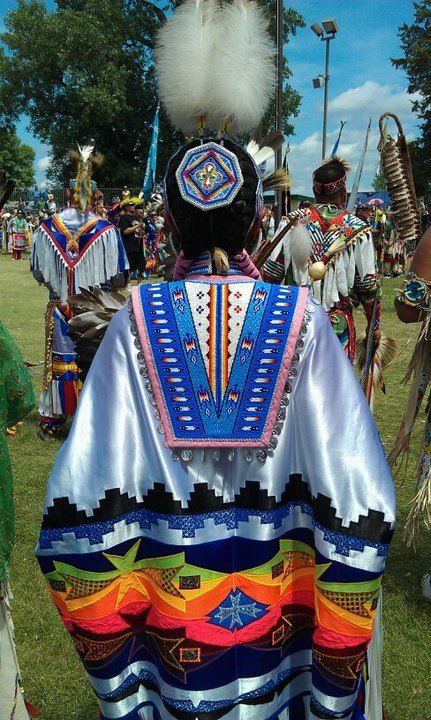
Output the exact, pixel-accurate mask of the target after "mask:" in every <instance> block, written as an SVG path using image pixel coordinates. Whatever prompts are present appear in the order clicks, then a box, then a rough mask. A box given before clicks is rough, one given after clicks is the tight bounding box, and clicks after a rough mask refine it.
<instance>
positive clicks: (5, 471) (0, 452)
mask: <svg viewBox="0 0 431 720" xmlns="http://www.w3.org/2000/svg"><path fill="white" fill-rule="evenodd" d="M33 406H34V394H33V388H32V384H31V380H30V376H29V374H28V372H27V369H26V367H25V365H24V362H23V359H22V357H21V354H20V352H19V350H18V348H17V346H16V344H15V343H14V341H13V340H12V338H11V336H10V335H9V333H8V331H7V330H6V329H5V328H4V327H3V325H2V324H1V323H0V708H1V710H2V714H1V717H2V718H5V720H9V718H14V720H27V719H28V717H29V716H28V712H27V708H26V704H25V701H24V696H23V694H22V686H21V679H20V673H19V668H18V662H17V658H16V651H15V643H14V636H13V623H12V618H11V614H10V599H11V593H10V589H9V582H8V568H9V562H10V555H11V551H12V546H13V542H14V508H13V492H12V467H11V461H10V456H9V449H8V446H7V440H6V430H7V428H8V427H9V426H11V425H14V424H15V423H17V422H18V421H19V420H22V418H23V417H24V416H25V415H27V413H28V412H30V410H31V409H32V408H33ZM3 713H4V714H3Z"/></svg>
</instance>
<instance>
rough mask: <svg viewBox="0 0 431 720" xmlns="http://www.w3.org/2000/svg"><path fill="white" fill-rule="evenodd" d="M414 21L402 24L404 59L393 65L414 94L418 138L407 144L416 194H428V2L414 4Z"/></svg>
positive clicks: (430, 55)
mask: <svg viewBox="0 0 431 720" xmlns="http://www.w3.org/2000/svg"><path fill="white" fill-rule="evenodd" d="M414 8H415V20H414V22H413V24H412V25H408V24H407V23H404V24H403V25H402V26H401V27H400V28H399V33H398V34H399V37H400V40H401V48H402V50H403V54H404V56H403V57H401V58H394V59H393V60H392V63H393V64H394V65H395V67H397V68H401V69H403V70H404V71H405V72H406V74H407V77H408V81H409V85H408V92H409V93H412V94H413V93H416V94H415V98H414V100H413V110H414V111H415V112H417V113H418V116H419V118H420V119H421V120H422V125H421V127H420V137H419V138H417V139H416V140H414V141H413V142H412V143H409V149H410V155H411V159H412V165H413V175H414V178H415V184H416V191H417V193H418V195H428V194H429V193H430V189H431V188H430V181H429V178H430V177H431V1H430V0H420V2H415V3H414Z"/></svg>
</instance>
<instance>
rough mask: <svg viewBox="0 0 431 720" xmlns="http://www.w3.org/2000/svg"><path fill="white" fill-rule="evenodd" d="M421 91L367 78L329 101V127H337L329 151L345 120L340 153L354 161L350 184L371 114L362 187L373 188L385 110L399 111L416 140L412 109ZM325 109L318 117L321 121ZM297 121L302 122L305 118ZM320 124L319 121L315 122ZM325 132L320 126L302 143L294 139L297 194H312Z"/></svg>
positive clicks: (294, 188)
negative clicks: (413, 91)
mask: <svg viewBox="0 0 431 720" xmlns="http://www.w3.org/2000/svg"><path fill="white" fill-rule="evenodd" d="M418 98H419V95H418V94H415V95H409V94H408V93H407V91H406V90H402V89H400V87H399V86H396V85H388V84H387V85H383V84H382V85H380V84H379V83H377V82H374V81H371V80H367V81H366V82H365V83H363V84H362V85H360V86H358V87H353V88H349V89H348V90H346V91H345V92H342V93H341V94H339V95H337V96H336V97H335V98H333V99H332V100H331V102H330V103H329V108H328V110H329V113H328V119H329V123H328V124H329V127H331V128H334V129H333V130H331V131H330V132H329V133H328V135H327V154H329V153H330V152H331V150H332V147H333V145H334V143H335V140H336V138H337V135H338V128H337V127H336V126H337V124H338V122H337V120H338V121H339V120H341V119H343V120H345V121H346V125H345V128H344V131H343V135H342V139H341V142H340V146H339V149H338V152H337V154H338V155H339V156H341V157H343V158H345V159H346V160H348V162H349V163H350V165H351V167H352V172H351V173H350V176H349V183H348V186H350V187H351V185H352V183H353V178H354V175H355V172H356V167H357V164H358V161H359V158H360V156H361V153H362V149H363V145H364V140H365V131H366V128H367V125H368V121H369V119H370V116H371V115H372V116H373V121H372V130H371V133H370V137H369V144H368V152H367V156H366V160H365V164H364V169H363V173H362V181H361V190H371V189H372V181H373V178H374V174H375V172H376V170H377V168H378V165H379V153H378V151H377V145H378V143H379V139H380V133H379V129H378V119H379V117H380V115H381V114H383V113H384V112H388V111H389V112H394V113H395V114H397V115H398V116H399V117H400V119H401V121H402V123H403V125H404V131H405V134H406V136H407V137H408V138H409V139H413V138H414V137H416V136H417V134H418V132H417V129H416V126H417V123H418V119H417V117H416V115H415V114H414V113H413V111H412V100H416V99H418ZM321 117H322V116H321V111H320V112H319V113H318V115H317V116H316V120H317V121H318V122H319V125H320V124H321ZM297 124H298V125H299V126H300V125H301V117H299V119H298V121H297ZM314 124H316V123H314ZM321 147H322V132H321V130H320V129H319V130H318V131H314V132H312V133H310V134H308V135H307V136H306V137H305V138H303V139H301V140H300V141H299V142H295V138H294V137H293V138H292V139H291V152H290V154H289V170H290V173H291V176H292V193H293V194H305V195H311V194H312V183H311V176H312V172H313V170H314V169H315V168H316V167H318V165H319V164H320V162H321Z"/></svg>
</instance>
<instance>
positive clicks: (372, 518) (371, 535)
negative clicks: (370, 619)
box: [42, 473, 393, 543]
mask: <svg viewBox="0 0 431 720" xmlns="http://www.w3.org/2000/svg"><path fill="white" fill-rule="evenodd" d="M288 503H306V504H307V505H309V506H310V507H311V509H312V511H313V517H314V519H315V521H316V522H317V523H319V524H320V525H323V526H324V527H325V528H327V529H328V530H331V531H333V532H337V533H340V534H341V535H347V536H350V537H356V538H361V539H363V540H368V541H371V542H377V543H389V542H390V540H391V537H392V533H393V530H392V528H391V524H390V523H389V522H386V521H385V518H384V514H383V513H382V512H379V511H377V510H369V511H368V514H367V515H360V516H359V520H358V522H351V523H350V524H349V525H348V526H346V525H343V521H342V518H340V517H338V516H337V511H336V509H335V508H334V507H333V506H332V505H331V498H329V497H327V496H326V495H322V494H321V493H319V494H318V495H317V496H316V497H313V496H312V495H311V493H310V490H309V487H308V484H307V483H306V482H305V481H304V480H303V479H302V475H300V474H299V473H295V474H292V475H290V476H289V481H288V482H287V483H286V485H285V488H284V491H283V494H282V496H281V499H280V500H279V501H277V500H276V498H275V497H274V496H273V495H269V494H268V491H267V490H264V489H262V488H261V487H260V485H259V483H258V482H255V481H247V482H246V483H245V486H244V487H243V488H241V489H240V492H239V494H238V495H236V496H235V502H231V503H224V502H223V498H222V497H221V496H219V495H216V493H215V491H214V489H213V488H209V487H208V485H207V483H197V484H196V485H194V490H193V491H192V492H191V493H190V500H189V502H188V504H187V507H183V506H182V505H181V502H180V500H175V499H174V497H173V494H172V493H171V492H168V491H167V490H166V488H165V486H164V485H163V483H154V486H153V487H152V488H150V489H149V490H148V493H147V495H146V496H145V497H144V499H143V500H142V501H139V502H138V501H137V499H136V498H135V497H133V496H132V497H129V495H128V494H127V493H121V492H120V490H119V489H118V488H114V489H111V490H106V491H105V497H104V498H102V499H101V500H100V502H99V507H97V508H95V509H94V510H93V512H92V514H91V515H87V513H86V511H85V510H78V508H77V506H76V504H75V503H71V502H70V501H69V498H67V497H62V498H55V500H54V503H53V505H52V506H51V507H49V508H48V510H47V512H46V515H45V516H44V518H43V524H42V529H43V530H49V529H53V528H67V527H76V526H78V525H87V524H90V523H99V522H106V521H107V520H113V519H114V518H116V517H118V516H119V515H125V514H126V513H129V512H133V511H137V510H150V511H152V512H155V513H158V514H160V515H197V514H200V513H210V512H217V511H223V510H230V509H232V508H238V509H241V510H257V511H261V512H267V511H271V510H277V509H279V508H282V507H284V506H285V505H287V504H288Z"/></svg>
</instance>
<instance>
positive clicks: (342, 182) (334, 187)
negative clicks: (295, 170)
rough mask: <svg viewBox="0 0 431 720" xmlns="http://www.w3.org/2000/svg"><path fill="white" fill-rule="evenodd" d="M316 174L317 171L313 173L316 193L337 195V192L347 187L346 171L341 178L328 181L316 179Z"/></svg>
mask: <svg viewBox="0 0 431 720" xmlns="http://www.w3.org/2000/svg"><path fill="white" fill-rule="evenodd" d="M315 174H316V173H314V174H313V190H314V193H315V194H316V195H335V193H337V192H339V191H340V190H342V189H343V188H345V187H346V182H347V175H346V173H344V175H343V177H341V178H340V179H339V180H333V181H332V182H328V183H322V182H318V181H317V180H315V179H314V178H315Z"/></svg>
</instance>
